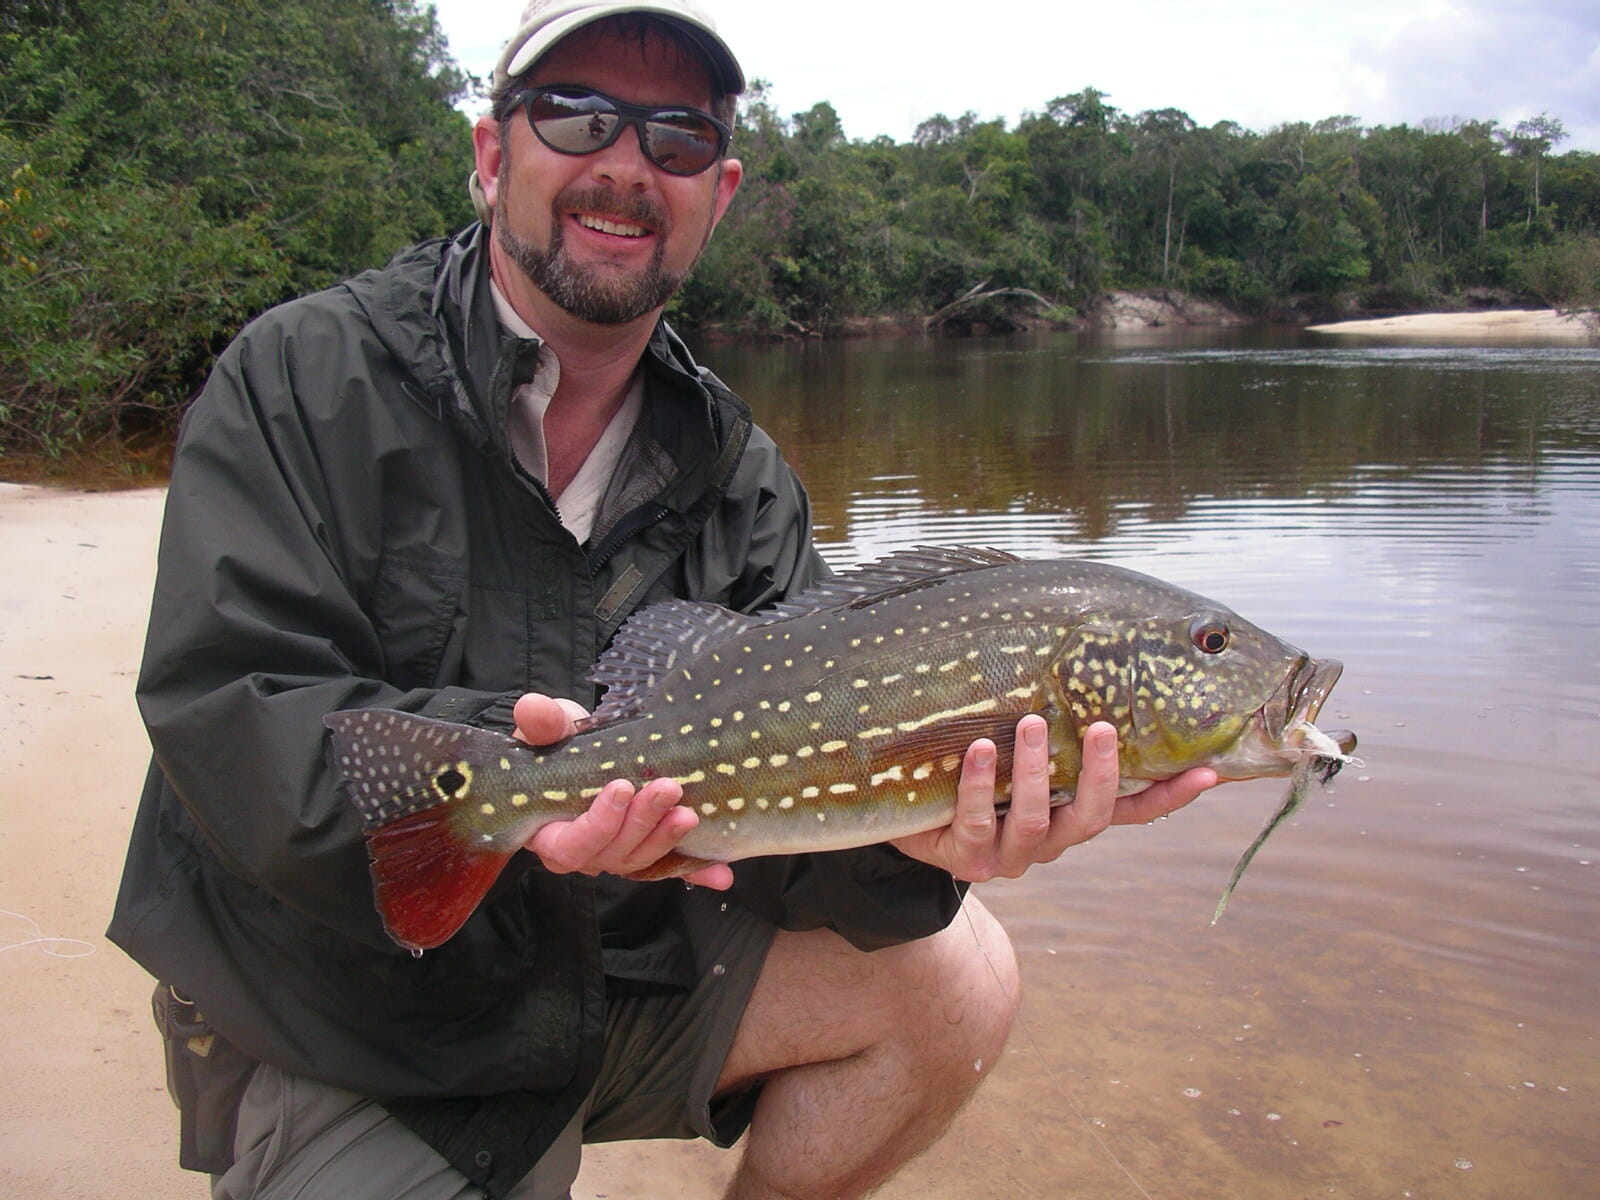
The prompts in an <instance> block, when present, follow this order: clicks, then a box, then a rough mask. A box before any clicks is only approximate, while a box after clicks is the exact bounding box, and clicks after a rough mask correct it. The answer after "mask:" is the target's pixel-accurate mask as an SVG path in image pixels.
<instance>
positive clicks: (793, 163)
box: [674, 85, 1600, 331]
mask: <svg viewBox="0 0 1600 1200" xmlns="http://www.w3.org/2000/svg"><path fill="white" fill-rule="evenodd" d="M1563 136H1564V130H1563V129H1562V126H1561V123H1560V122H1559V121H1557V120H1555V119H1554V118H1551V117H1548V116H1541V117H1539V118H1535V119H1534V120H1532V121H1525V122H1522V123H1521V124H1519V125H1518V126H1517V127H1516V129H1514V130H1502V129H1500V128H1499V127H1498V126H1496V125H1495V124H1494V123H1492V122H1465V123H1461V124H1458V125H1455V126H1453V127H1450V128H1429V129H1416V128H1412V127H1408V126H1404V125H1401V126H1395V127H1392V128H1386V127H1378V128H1372V129H1364V128H1362V127H1361V126H1360V124H1359V122H1357V121H1356V120H1355V119H1354V118H1352V117H1330V118H1328V119H1326V120H1323V121H1319V122H1316V123H1315V124H1306V123H1296V124H1289V125H1283V126H1279V127H1278V128H1275V129H1272V130H1269V131H1267V132H1266V133H1264V134H1258V133H1253V132H1250V131H1248V130H1245V129H1241V128H1240V127H1239V126H1237V125H1234V124H1231V123H1226V122H1225V123H1222V124H1219V125H1216V126H1213V127H1211V128H1209V129H1203V128H1200V127H1198V126H1196V125H1195V123H1194V122H1193V121H1192V120H1191V119H1190V118H1189V116H1188V115H1187V114H1186V113H1184V112H1182V111H1181V110H1178V109H1173V108H1167V109H1158V110H1154V111H1151V112H1144V113H1138V114H1134V115H1128V114H1124V113H1122V112H1120V111H1119V110H1118V109H1116V108H1115V107H1114V106H1113V105H1112V104H1111V103H1110V97H1109V96H1107V95H1106V94H1105V93H1104V92H1100V91H1098V90H1096V89H1094V88H1085V89H1083V90H1082V91H1079V92H1073V93H1070V94H1067V95H1063V96H1059V97H1057V98H1056V99H1054V100H1051V101H1050V102H1049V103H1048V104H1046V105H1045V107H1044V109H1043V111H1042V112H1038V113H1032V114H1029V115H1027V116H1025V117H1024V118H1023V119H1022V120H1021V121H1020V122H1019V123H1018V125H1017V126H1016V127H1015V128H1012V129H1008V128H1007V127H1006V125H1005V123H1004V122H1003V121H998V120H987V121H986V120H981V119H980V118H979V117H978V116H977V115H976V114H974V113H970V112H969V113H964V114H962V115H961V116H959V117H954V118H952V117H950V116H947V115H945V114H943V113H938V114H935V115H934V116H931V117H929V118H928V119H927V120H925V121H923V122H922V124H921V125H919V126H918V127H917V130H916V133H915V135H914V137H913V138H912V140H911V142H910V143H909V144H905V145H898V144H895V143H893V142H890V141H888V140H886V139H882V138H880V139H877V140H875V141H873V142H853V141H850V140H849V139H848V138H847V137H846V134H845V131H844V130H843V128H842V127H841V126H840V124H839V119H838V114H837V113H836V112H835V111H834V109H833V108H832V106H831V105H827V104H819V105H816V106H815V107H813V108H812V109H810V110H809V111H807V112H805V113H797V114H795V115H794V116H793V117H792V118H790V119H789V120H784V119H782V118H780V117H779V116H778V114H777V113H775V112H774V111H773V109H772V107H771V105H770V103H769V102H768V99H767V92H766V90H765V88H764V86H759V85H758V87H757V89H756V90H755V91H754V92H753V93H752V95H751V97H750V98H749V100H748V102H747V104H746V106H745V108H744V111H743V112H742V113H741V117H740V125H739V131H738V134H737V137H736V141H735V149H736V152H737V153H739V154H740V155H741V156H742V157H743V158H744V160H745V166H746V176H745V178H746V184H745V187H744V190H743V192H742V193H741V195H740V197H739V199H738V200H736V201H735V205H734V208H733V211H732V212H731V213H730V214H729V216H728V217H727V219H726V220H725V221H724V223H723V225H722V227H721V228H720V229H719V230H718V233H717V236H716V238H714V239H713V241H712V245H711V249H710V252H709V253H708V255H707V257H706V260H705V262H704V263H703V264H702V266H701V267H700V269H699V273H698V275H697V277H696V279H695V280H694V281H691V284H690V286H689V288H688V289H687V290H686V291H685V293H684V294H683V295H682V296H681V297H680V299H679V301H678V303H677V305H676V307H675V309H674V315H675V317H676V318H677V319H678V320H680V321H682V322H685V323H687V324H694V323H697V322H704V323H731V324H736V325H744V326H746V327H750V326H754V327H757V328H762V329H766V330H773V331H777V330H799V329H804V330H811V331H815V330H825V329H827V328H828V327H829V326H830V324H832V323H835V322H836V321H837V320H838V319H839V318H840V317H843V316H849V315H854V314H860V313H864V312H870V311H872V310H873V308H874V307H876V308H877V309H878V310H880V311H888V312H895V313H905V314H926V313H930V312H933V311H934V310H936V309H938V308H940V307H941V306H943V305H945V304H948V303H950V302H951V301H952V300H954V299H955V298H956V297H958V296H961V295H963V294H965V293H966V292H967V291H968V290H969V289H971V288H972V287H974V286H975V285H977V284H980V283H987V284H988V285H989V286H991V287H995V288H1002V287H1020V288H1028V289H1030V290H1033V291H1036V292H1039V293H1042V294H1043V295H1045V296H1047V297H1050V298H1052V299H1053V300H1054V301H1055V302H1056V303H1058V304H1061V305H1063V306H1070V307H1073V308H1076V309H1078V310H1080V311H1081V310H1083V309H1085V308H1087V307H1089V306H1091V305H1092V304H1093V303H1094V302H1095V300H1096V299H1097V298H1098V297H1099V296H1100V295H1102V294H1103V293H1104V292H1105V291H1106V290H1108V289H1110V288H1115V287H1164V286H1177V287H1180V288H1183V289H1186V290H1188V291H1191V292H1195V293H1198V294H1202V295H1207V296H1211V297H1215V298H1217V299H1220V300H1223V301H1226V302H1228V303H1229V304H1232V305H1235V306H1237V307H1238V308H1240V309H1242V310H1245V311H1247V312H1258V313H1260V312H1266V311H1269V310H1271V309H1273V308H1275V307H1279V306H1281V305H1283V304H1285V303H1286V302H1288V301H1289V300H1290V299H1291V297H1292V295H1293V294H1295V293H1312V294H1315V295H1320V296H1323V297H1325V298H1332V297H1334V296H1343V297H1353V298H1354V299H1356V300H1357V301H1360V300H1361V299H1363V298H1367V299H1369V300H1370V301H1371V302H1373V303H1379V304H1383V305H1395V304H1410V305H1416V306H1422V305H1427V304H1437V303H1445V302H1448V301H1449V299H1450V297H1451V296H1453V295H1456V294H1458V293H1460V292H1461V291H1462V290H1464V289H1466V288H1469V287H1478V286H1488V287H1495V288H1502V289H1514V290H1516V291H1518V292H1519V293H1520V294H1522V295H1524V296H1526V297H1528V298H1530V299H1542V298H1548V297H1554V296H1558V295H1559V296H1576V295H1579V294H1581V292H1582V280H1583V278H1585V276H1584V270H1585V268H1584V266H1583V264H1584V263H1585V262H1587V259H1586V258H1584V254H1585V253H1586V248H1587V247H1588V245H1589V244H1590V243H1589V242H1588V241H1586V240H1584V239H1583V238H1582V237H1581V236H1580V235H1583V234H1600V156H1597V155H1594V154H1588V153H1583V152H1577V151H1574V152H1569V153H1566V154H1561V155H1556V154H1555V153H1554V152H1553V148H1554V147H1555V145H1556V144H1557V143H1558V142H1559V141H1560V140H1561V139H1562V137H1563ZM1551 302H1552V303H1554V302H1556V301H1554V300H1552V301H1551Z"/></svg>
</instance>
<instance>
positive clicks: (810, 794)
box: [778, 787, 822, 808]
mask: <svg viewBox="0 0 1600 1200" xmlns="http://www.w3.org/2000/svg"><path fill="white" fill-rule="evenodd" d="M800 795H801V796H802V797H803V798H804V799H806V800H815V799H816V798H817V797H818V796H820V795H822V789H821V788H816V787H803V788H801V789H800ZM778 807H779V808H782V807H783V805H782V804H779V805H778Z"/></svg>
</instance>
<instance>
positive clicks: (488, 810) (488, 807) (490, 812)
mask: <svg viewBox="0 0 1600 1200" xmlns="http://www.w3.org/2000/svg"><path fill="white" fill-rule="evenodd" d="M478 811H479V812H481V813H482V814H483V815H484V816H486V817H492V816H494V805H492V804H484V805H483V806H481V807H480V808H479V809H478Z"/></svg>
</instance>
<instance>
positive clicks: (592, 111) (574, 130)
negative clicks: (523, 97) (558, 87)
mask: <svg viewBox="0 0 1600 1200" xmlns="http://www.w3.org/2000/svg"><path fill="white" fill-rule="evenodd" d="M528 120H529V122H530V123H531V124H532V125H533V131H534V132H535V133H537V134H538V135H539V138H540V140H542V141H543V142H544V143H545V145H547V146H549V147H550V148H551V149H553V150H560V151H562V152H563V153H566V154H588V153H589V152H590V151H593V150H599V149H601V148H602V147H603V146H605V145H606V144H607V143H609V142H610V141H611V139H612V138H613V137H615V136H616V128H617V121H618V117H617V112H616V110H615V109H614V108H612V107H611V105H610V104H609V103H608V102H607V101H606V100H605V99H604V98H602V97H600V96H593V95H591V96H564V95H562V94H560V93H559V92H544V93H541V94H539V95H536V96H534V97H533V99H532V100H531V101H530V102H529V104H528Z"/></svg>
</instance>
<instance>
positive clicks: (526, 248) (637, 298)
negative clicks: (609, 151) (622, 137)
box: [494, 188, 684, 325]
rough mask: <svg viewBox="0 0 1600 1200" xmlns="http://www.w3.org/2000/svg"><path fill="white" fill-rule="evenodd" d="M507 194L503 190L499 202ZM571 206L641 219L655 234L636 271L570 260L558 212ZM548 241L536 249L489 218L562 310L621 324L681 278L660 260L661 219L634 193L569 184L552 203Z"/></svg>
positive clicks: (504, 245) (656, 303)
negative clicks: (652, 246) (611, 269)
mask: <svg viewBox="0 0 1600 1200" xmlns="http://www.w3.org/2000/svg"><path fill="white" fill-rule="evenodd" d="M508 200H509V196H507V195H506V194H505V193H504V192H502V194H501V203H502V204H504V203H506V202H507V201H508ZM574 209H576V210H579V211H582V212H589V213H594V214H596V215H600V216H606V217H611V218H614V219H616V220H620V221H627V222H630V223H632V224H636V225H643V226H644V227H645V228H647V229H651V230H653V231H654V232H655V234H656V248H655V253H654V254H652V255H651V257H650V261H649V262H648V263H646V264H645V267H644V270H643V271H642V272H640V273H639V274H638V275H633V276H624V275H618V274H615V273H612V272H609V271H606V270H603V269H599V268H596V267H593V266H585V265H583V264H581V263H576V262H573V261H572V258H571V256H570V255H569V254H568V253H567V249H566V244H565V221H564V218H563V214H564V213H566V212H570V211H573V210H574ZM551 216H552V221H551V233H550V244H549V245H548V246H547V247H545V248H544V249H543V250H541V249H540V248H539V247H537V246H535V245H534V244H533V243H532V242H529V241H526V240H524V239H523V238H521V237H519V236H518V235H517V234H516V233H514V232H512V230H511V228H510V225H509V223H508V222H506V221H496V222H495V223H494V234H495V237H496V238H497V239H498V240H499V243H500V248H501V249H502V250H503V251H505V253H506V255H507V256H508V257H509V258H510V259H511V260H512V261H513V262H515V263H516V264H517V265H518V266H519V267H521V268H522V270H523V271H524V273H526V274H527V276H528V278H529V280H531V281H532V283H533V285H534V286H535V287H537V288H538V289H539V290H540V291H541V292H543V293H544V294H545V295H546V296H549V297H550V299H551V300H553V301H554V302H555V303H556V305H557V306H558V307H560V308H561V309H562V310H563V311H565V312H567V313H570V314H571V315H572V316H574V317H577V318H578V319H579V320H580V321H589V322H592V323H593V324H596V325H626V324H627V323H628V322H629V321H632V320H635V319H637V318H639V317H642V316H644V315H645V314H646V313H648V312H650V311H651V310H653V309H656V308H659V307H661V305H663V304H665V303H666V302H667V300H668V298H669V297H671V295H672V293H673V292H675V291H677V290H678V287H679V285H680V284H682V283H683V278H684V277H683V276H682V275H674V274H672V273H671V272H669V271H667V270H666V269H665V268H664V267H663V266H662V259H663V257H664V256H665V254H666V242H667V239H666V221H665V219H664V217H663V216H662V214H661V213H660V212H659V210H657V209H656V207H655V206H654V205H652V204H651V203H650V202H649V201H648V200H646V199H644V198H643V197H640V196H627V197H621V196H617V195H616V194H614V193H612V192H608V191H606V190H605V189H604V188H595V189H590V190H578V189H569V190H568V191H565V192H563V193H562V194H561V195H560V196H558V197H556V201H555V204H554V205H553V206H552V213H551Z"/></svg>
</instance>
